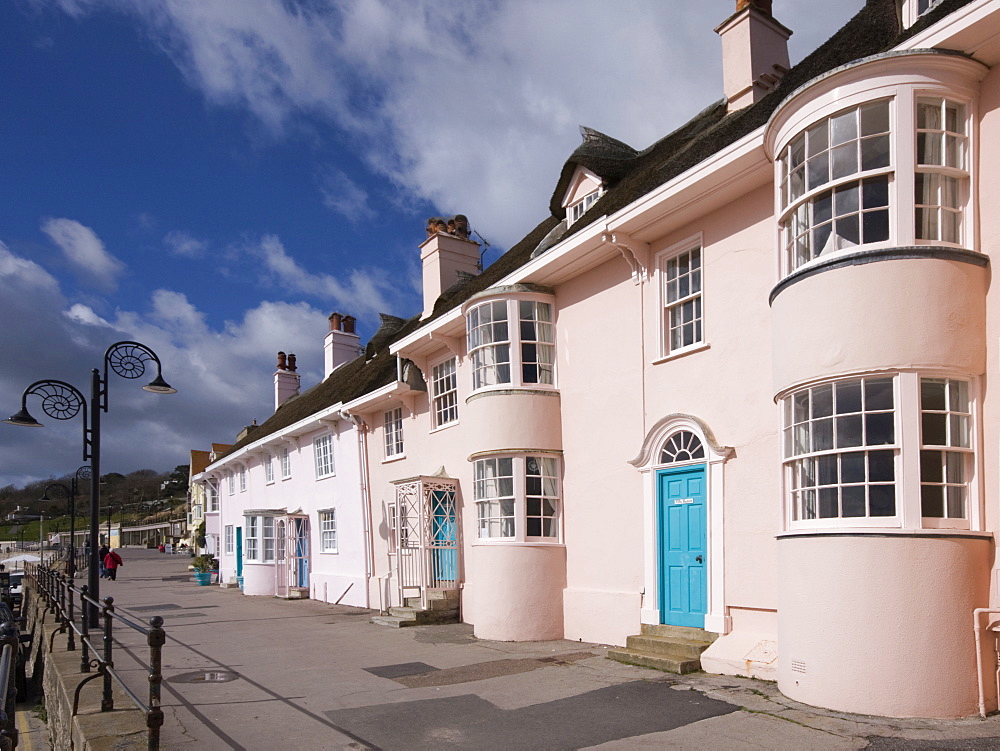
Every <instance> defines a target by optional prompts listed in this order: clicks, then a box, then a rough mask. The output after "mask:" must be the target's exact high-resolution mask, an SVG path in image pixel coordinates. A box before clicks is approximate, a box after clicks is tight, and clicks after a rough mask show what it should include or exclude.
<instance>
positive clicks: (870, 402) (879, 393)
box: [865, 378, 893, 410]
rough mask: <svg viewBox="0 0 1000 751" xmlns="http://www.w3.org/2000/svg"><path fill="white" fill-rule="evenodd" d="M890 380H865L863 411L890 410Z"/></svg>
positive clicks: (891, 405) (891, 401)
mask: <svg viewBox="0 0 1000 751" xmlns="http://www.w3.org/2000/svg"><path fill="white" fill-rule="evenodd" d="M892 408H893V394H892V379H891V378H868V379H866V380H865V409H869V410H876V409H892Z"/></svg>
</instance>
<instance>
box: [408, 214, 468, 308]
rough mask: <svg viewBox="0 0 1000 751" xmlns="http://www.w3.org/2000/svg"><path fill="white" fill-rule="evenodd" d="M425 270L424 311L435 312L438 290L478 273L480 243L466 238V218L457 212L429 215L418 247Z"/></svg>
mask: <svg viewBox="0 0 1000 751" xmlns="http://www.w3.org/2000/svg"><path fill="white" fill-rule="evenodd" d="M420 260H421V261H423V269H424V313H423V316H422V317H423V318H427V317H429V316H430V315H431V313H433V312H434V303H435V302H437V299H438V298H439V297H440V296H441V293H442V292H444V291H445V290H446V289H448V288H449V287H451V286H452V285H453V284H455V282H457V281H459V279H461V278H462V277H464V276H476V275H478V274H479V243H477V242H475V241H474V240H470V239H469V221H468V219H466V218H465V217H464V216H462V215H461V214H456V215H455V216H454V217H452V218H451V219H449V220H447V221H445V220H444V219H441V218H438V217H432V218H431V219H430V220H429V221H428V223H427V239H426V240H425V241H424V243H423V245H421V246H420Z"/></svg>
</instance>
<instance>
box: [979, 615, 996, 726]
mask: <svg viewBox="0 0 1000 751" xmlns="http://www.w3.org/2000/svg"><path fill="white" fill-rule="evenodd" d="M985 613H989V614H992V615H1000V610H998V609H996V608H976V609H975V610H973V611H972V618H973V621H974V630H975V634H976V679H977V680H978V681H979V714H980V716H982V717H984V718H985V717H986V687H985V686H984V685H983V645H982V627H981V625H980V624H981V623H982V618H981V616H982V615H983V614H985ZM996 679H997V696H998V698H1000V671H998V673H997V676H996Z"/></svg>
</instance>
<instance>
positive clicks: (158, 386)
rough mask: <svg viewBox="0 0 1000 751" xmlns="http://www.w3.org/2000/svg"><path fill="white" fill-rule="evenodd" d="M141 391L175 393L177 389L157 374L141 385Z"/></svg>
mask: <svg viewBox="0 0 1000 751" xmlns="http://www.w3.org/2000/svg"><path fill="white" fill-rule="evenodd" d="M142 390H143V391H150V392H152V393H154V394H176V393H177V389H175V388H174V387H173V386H171V385H170V384H169V383H167V382H166V381H164V380H163V376H162V375H160V374H157V376H156V378H154V379H153V380H152V381H150V382H149V383H147V384H146V385H145V386H143V387H142Z"/></svg>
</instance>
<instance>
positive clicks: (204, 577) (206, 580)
mask: <svg viewBox="0 0 1000 751" xmlns="http://www.w3.org/2000/svg"><path fill="white" fill-rule="evenodd" d="M194 580H195V582H197V584H198V586H199V587H207V586H208V585H209V584H211V583H212V572H211V571H195V572H194Z"/></svg>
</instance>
